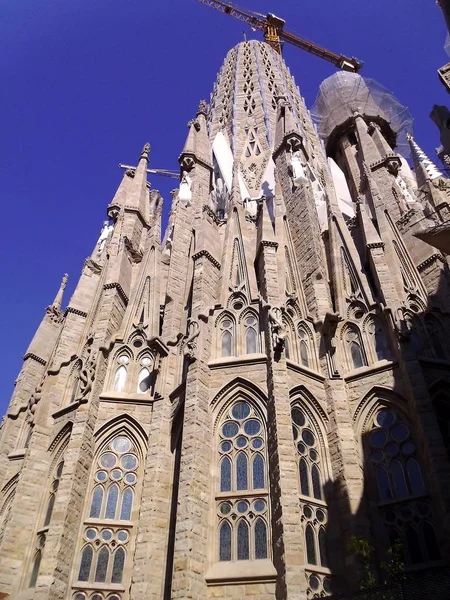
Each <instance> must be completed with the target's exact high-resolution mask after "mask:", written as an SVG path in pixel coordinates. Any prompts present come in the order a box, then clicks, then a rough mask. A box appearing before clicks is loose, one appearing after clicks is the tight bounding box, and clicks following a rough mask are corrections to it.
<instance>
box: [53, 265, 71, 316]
mask: <svg viewBox="0 0 450 600" xmlns="http://www.w3.org/2000/svg"><path fill="white" fill-rule="evenodd" d="M68 279H69V276H68V275H67V273H64V275H63V278H62V280H61V285H60V286H59V290H58V293H57V294H56V296H55V299H54V300H53V302H52V305H51V306H52V308H54V309H55V310H61V304H62V299H63V294H64V290H65V288H66V285H67V280H68Z"/></svg>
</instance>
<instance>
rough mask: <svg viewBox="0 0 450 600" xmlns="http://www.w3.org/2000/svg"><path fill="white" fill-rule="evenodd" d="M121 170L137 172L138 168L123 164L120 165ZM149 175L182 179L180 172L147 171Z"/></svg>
mask: <svg viewBox="0 0 450 600" xmlns="http://www.w3.org/2000/svg"><path fill="white" fill-rule="evenodd" d="M119 169H128V170H130V171H136V167H132V166H131V165H123V164H122V163H120V164H119ZM147 173H152V174H153V175H162V176H163V177H170V178H171V179H180V172H179V171H168V170H167V169H147Z"/></svg>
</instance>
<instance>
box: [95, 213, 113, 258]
mask: <svg viewBox="0 0 450 600" xmlns="http://www.w3.org/2000/svg"><path fill="white" fill-rule="evenodd" d="M113 229H114V225H110V224H109V221H103V227H102V230H101V232H100V237H99V238H98V240H97V254H100V253H101V252H102V250H103V248H104V247H105V244H106V240H107V239H108V238H109V236H110V234H111V233H112V231H113Z"/></svg>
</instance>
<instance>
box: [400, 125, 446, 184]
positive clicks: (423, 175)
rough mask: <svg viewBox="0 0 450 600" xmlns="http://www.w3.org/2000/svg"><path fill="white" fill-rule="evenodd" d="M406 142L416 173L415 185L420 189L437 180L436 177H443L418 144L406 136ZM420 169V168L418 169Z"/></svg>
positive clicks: (411, 137) (410, 136)
mask: <svg viewBox="0 0 450 600" xmlns="http://www.w3.org/2000/svg"><path fill="white" fill-rule="evenodd" d="M408 142H409V145H410V147H411V156H412V159H413V163H414V168H415V171H416V177H417V185H418V187H419V188H420V187H422V185H424V184H425V183H426V181H427V179H428V180H433V179H437V178H438V177H444V174H443V173H442V171H441V170H440V169H439V168H438V167H437V166H436V165H435V163H434V162H433V161H432V160H431V158H429V157H428V156H427V155H426V154H425V152H424V151H423V150H422V148H421V147H420V146H419V144H418V143H417V142H416V141H415V140H414V138H413V136H412V135H409V136H408ZM420 167H422V168H420Z"/></svg>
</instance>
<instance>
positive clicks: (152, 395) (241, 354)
mask: <svg viewBox="0 0 450 600" xmlns="http://www.w3.org/2000/svg"><path fill="white" fill-rule="evenodd" d="M389 106H391V108H392V105H389V102H387V103H386V102H384V103H383V102H381V99H380V97H379V96H378V97H377V96H376V94H375V95H374V93H373V91H371V87H370V83H368V82H366V81H365V80H363V79H362V78H360V77H359V76H356V75H351V74H338V75H335V76H333V77H332V78H331V79H330V80H327V81H326V82H324V84H322V87H321V90H320V93H319V97H318V100H317V103H316V108H315V112H316V114H317V116H318V119H319V132H318V133H319V134H320V135H321V137H322V140H321V139H320V138H319V135H318V133H317V132H316V128H315V125H314V124H313V122H312V120H311V116H310V113H309V111H308V110H307V108H306V106H305V103H304V101H303V99H302V97H301V95H300V92H299V90H298V88H297V87H296V84H295V82H294V79H293V77H292V76H291V74H290V72H289V70H288V68H287V67H286V65H285V63H284V62H283V60H282V58H281V57H280V56H279V55H278V54H277V53H276V52H275V51H273V50H272V49H271V48H270V47H269V46H268V45H267V44H265V43H261V42H256V41H250V42H243V43H241V44H238V45H237V46H236V47H235V48H233V49H232V50H231V51H230V52H229V53H228V55H227V57H226V58H225V62H224V64H223V66H222V68H221V70H220V72H219V74H218V77H217V81H216V83H215V85H214V89H213V93H212V95H211V101H210V104H209V105H208V104H207V103H206V102H205V101H201V102H200V104H199V107H198V110H197V113H196V115H195V117H194V119H193V120H192V121H190V123H189V126H188V134H187V138H186V143H185V145H184V148H183V149H182V152H181V154H180V156H179V162H180V184H179V187H178V189H176V190H174V192H173V193H172V207H171V212H170V217H169V223H168V227H167V230H166V232H165V234H164V236H163V239H162V241H161V225H160V220H161V211H162V199H161V197H160V195H159V193H158V192H157V191H156V190H152V189H151V187H150V184H149V183H148V182H147V167H148V162H149V154H150V146H149V144H146V146H145V147H144V149H143V151H142V153H141V155H140V157H139V160H138V164H137V165H136V167H135V168H130V169H128V170H127V171H126V172H125V174H124V176H123V180H122V182H121V183H120V186H119V188H118V191H117V193H116V195H115V196H114V198H113V200H112V202H111V203H110V204H109V205H108V207H107V215H108V221H105V223H104V226H103V229H102V232H101V235H100V238H99V240H98V241H97V243H96V245H95V247H94V250H93V252H92V254H91V255H90V257H89V258H88V259H87V260H86V261H85V264H84V267H83V271H82V275H81V278H80V280H79V282H78V285H77V287H76V290H75V292H74V294H73V296H72V298H71V299H70V301H69V303H68V306H67V308H66V309H65V310H64V311H63V310H62V309H61V303H62V291H63V288H64V285H65V281H66V278H64V280H63V284H62V287H61V289H60V291H59V292H58V295H57V297H56V299H55V301H54V303H53V304H52V305H51V306H50V307H49V308H48V309H47V311H46V314H45V316H44V319H43V321H42V323H41V325H40V327H39V329H38V331H37V333H36V335H35V337H34V338H33V341H32V343H31V345H30V348H29V350H28V351H27V353H26V354H25V356H24V366H23V368H22V371H21V373H20V375H19V377H18V380H17V383H16V388H15V391H14V394H13V398H12V400H11V404H10V406H9V408H8V412H7V414H6V416H5V418H4V420H3V425H2V428H1V430H0V493H1V496H0V592H2V593H4V594H6V597H7V598H10V599H11V600H12V599H16V600H24V599H31V598H33V599H36V600H38V599H39V600H56V599H58V600H63V599H64V600H66V599H67V600H69V599H70V600H130V599H132V600H161V599H164V600H178V599H180V600H181V599H183V600H185V599H192V600H194V599H199V598H202V599H203V598H228V599H236V600H237V599H241V598H244V597H246V596H254V597H258V598H260V599H261V600H275V599H277V600H282V599H289V600H306V599H310V598H314V597H319V596H323V595H329V594H331V593H332V592H335V591H351V590H353V589H357V588H358V585H359V583H358V581H359V578H360V575H361V573H360V570H359V564H358V561H357V557H356V556H355V555H354V554H352V552H351V551H350V550H349V541H350V540H351V538H352V536H359V537H363V538H364V539H366V540H367V541H368V542H369V543H370V544H372V545H373V548H374V555H373V558H374V560H373V565H372V567H371V568H372V569H373V574H374V577H375V579H376V581H377V582H379V583H381V582H383V572H382V570H381V569H380V568H379V565H380V563H381V561H382V560H384V559H385V557H386V554H387V552H388V550H389V548H390V546H391V545H392V544H393V543H394V542H395V540H396V539H400V540H401V541H402V547H403V550H404V556H405V564H406V568H407V569H409V570H414V571H415V572H416V571H417V572H420V571H421V570H423V569H429V568H430V566H434V567H438V566H444V565H446V564H448V558H449V556H448V553H449V543H448V540H449V539H450V536H449V533H450V531H449V530H450V521H449V518H448V510H449V506H450V504H449V500H450V498H449V495H450V464H449V453H450V440H449V436H448V414H449V412H448V410H449V406H450V405H449V402H450V395H448V392H447V389H449V388H450V376H449V375H448V373H449V369H448V365H449V363H448V361H449V360H450V347H449V344H448V342H447V339H448V333H447V332H450V330H449V328H450V323H449V319H448V312H447V306H448V285H449V281H448V267H447V261H446V258H445V257H444V256H443V255H441V254H440V253H436V252H435V251H434V249H430V247H429V246H427V245H426V244H424V243H422V242H420V241H419V240H418V239H417V238H416V237H415V236H414V235H413V234H414V233H415V232H417V231H418V230H419V229H420V228H421V227H422V221H423V220H425V222H427V219H429V218H430V214H431V213H432V212H433V207H434V208H435V207H436V204H435V203H436V197H435V196H433V194H432V188H431V187H430V186H429V185H427V184H426V182H423V185H422V183H420V190H419V191H420V193H419V191H418V185H417V183H418V178H419V171H420V169H422V167H421V166H420V164H415V167H416V171H417V179H416V175H414V174H413V173H412V172H411V170H410V169H409V167H408V165H407V163H406V161H404V159H402V157H401V156H400V155H399V154H398V153H397V150H396V147H397V146H396V144H397V142H398V139H399V137H398V136H399V133H401V130H402V127H403V124H404V121H405V120H404V119H403V120H402V119H400V120H399V121H395V119H393V118H392V111H391V112H389V111H390V109H389ZM399 106H400V105H398V103H397V104H396V105H395V108H398V107H399ZM400 108H401V109H403V107H400ZM324 148H325V149H326V153H325V151H324ZM416 162H417V161H416ZM419 163H420V161H419ZM422 166H423V165H422ZM420 173H422V171H420ZM428 174H429V173H428ZM422 175H423V173H422ZM429 175H430V174H429ZM439 176H440V177H441V178H442V180H443V181H444V184H445V185H446V180H445V178H444V177H443V176H442V174H440V175H439ZM430 177H434V173H433V174H432V175H430ZM421 181H422V180H421ZM427 211H428V212H427ZM436 523H439V527H436V525H435V524H436Z"/></svg>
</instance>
